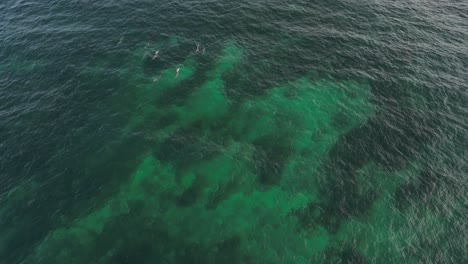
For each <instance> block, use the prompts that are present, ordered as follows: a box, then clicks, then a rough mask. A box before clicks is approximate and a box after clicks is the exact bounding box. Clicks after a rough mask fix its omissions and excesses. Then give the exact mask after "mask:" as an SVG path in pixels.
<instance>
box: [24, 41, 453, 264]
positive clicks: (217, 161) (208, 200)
mask: <svg viewBox="0 0 468 264" xmlns="http://www.w3.org/2000/svg"><path fill="white" fill-rule="evenodd" d="M177 41H178V40H177V38H171V39H169V40H167V41H165V42H164V43H159V44H155V45H154V46H152V47H151V49H148V48H142V49H140V50H137V51H136V52H135V53H134V54H133V55H132V56H131V60H130V61H129V62H128V65H125V66H124V67H123V70H122V71H121V76H120V78H122V79H125V80H127V81H128V82H129V83H131V84H132V86H131V87H132V89H133V90H131V91H129V92H128V94H126V95H125V96H124V97H122V98H120V97H119V98H117V99H114V105H115V106H114V107H115V108H116V111H118V112H121V113H125V120H126V122H125V124H124V125H122V129H121V133H120V135H119V136H118V137H117V138H116V139H114V140H112V141H111V142H110V143H109V144H108V146H106V147H105V148H104V149H103V150H102V152H101V153H100V154H99V156H96V157H94V158H93V159H90V161H89V162H88V163H87V164H86V166H87V169H88V170H89V171H95V172H96V171H100V172H103V173H104V174H106V175H97V174H96V173H95V174H93V175H96V176H99V177H103V179H107V180H108V182H109V184H110V183H112V185H111V186H113V188H112V190H111V191H108V192H107V193H106V195H102V198H101V199H100V200H99V202H98V203H97V204H98V205H97V206H95V207H94V208H93V209H92V210H89V211H87V212H85V213H83V214H82V215H80V216H78V217H76V218H74V219H72V220H70V221H68V222H65V223H63V224H61V225H57V227H56V229H55V230H52V231H51V232H50V233H49V234H48V235H47V236H46V238H45V239H44V240H43V241H42V242H41V243H39V244H38V245H37V247H36V248H35V249H34V250H33V252H32V253H31V255H30V256H29V257H28V258H26V261H25V263H48V264H53V263H70V264H73V263H265V264H266V263H291V264H292V263H295V264H296V263H320V262H324V261H325V262H327V263H328V262H330V263H340V261H342V262H343V263H384V262H385V261H387V260H391V262H392V263H398V262H405V263H411V262H410V261H409V260H414V262H413V263H418V261H417V260H418V259H420V258H418V256H412V255H411V254H412V252H414V251H412V250H411V249H412V248H416V247H424V245H423V244H424V241H423V240H421V239H420V238H419V237H418V234H420V233H422V231H421V232H419V233H418V231H416V232H410V229H412V228H414V227H415V224H414V222H413V221H416V219H418V220H417V221H422V222H423V223H424V224H423V225H424V227H425V228H429V229H434V232H437V231H436V226H437V225H439V224H446V223H442V222H443V220H442V219H441V218H440V217H439V216H437V215H435V214H434V213H432V212H430V211H428V210H425V209H419V208H416V207H415V208H411V209H408V210H410V213H409V215H403V214H400V213H398V210H399V209H398V208H395V206H394V198H395V195H396V194H397V193H398V192H401V188H403V186H405V185H407V184H409V183H410V182H411V181H412V180H414V179H415V178H417V177H418V176H419V175H420V174H421V173H422V171H423V169H422V168H421V166H420V165H419V164H418V163H417V162H414V163H409V164H407V165H406V167H405V168H403V169H401V170H393V171H390V170H388V169H386V168H385V167H383V166H380V165H379V164H378V163H375V162H372V161H368V162H365V163H364V164H363V165H362V166H359V167H358V168H356V169H354V170H353V171H347V173H349V175H348V176H347V177H348V178H347V180H342V179H339V178H338V176H336V175H335V173H336V172H334V171H333V170H332V169H330V168H329V166H326V165H327V164H328V163H329V162H330V160H332V158H331V157H330V155H331V154H330V153H332V152H333V151H332V150H333V148H334V146H335V145H336V144H337V143H339V142H340V140H342V138H343V137H344V136H345V135H346V134H347V133H349V132H350V131H352V130H353V129H357V128H359V127H362V126H364V125H365V124H366V123H367V122H368V121H369V120H370V119H372V118H373V117H374V116H375V114H376V110H375V108H374V106H373V105H372V103H371V101H370V86H369V85H368V84H366V83H360V82H356V81H353V80H335V79H331V78H319V77H317V76H313V75H312V74H311V75H308V76H303V77H300V78H297V79H295V80H291V81H289V82H286V83H283V84H280V85H278V86H276V87H271V88H269V89H267V90H266V91H265V92H263V93H262V94H258V95H254V96H249V97H236V96H235V94H236V92H235V91H232V90H229V91H228V90H227V89H229V88H228V87H230V86H228V85H227V83H226V76H227V75H229V74H232V72H233V71H238V70H239V68H242V65H243V64H244V63H245V58H246V56H247V55H246V53H245V51H244V50H243V49H242V47H240V46H238V45H237V44H236V43H235V42H227V43H225V44H224V46H223V47H222V48H221V49H220V51H219V55H218V56H216V58H215V59H213V60H211V61H209V62H204V63H201V62H200V60H202V58H200V57H201V55H200V54H195V55H193V56H190V57H189V58H181V59H180V61H179V63H174V64H173V65H169V64H168V63H167V62H165V61H163V59H161V61H159V58H157V59H155V60H152V59H151V56H147V55H145V53H147V52H148V50H152V51H153V50H158V49H163V48H165V47H170V46H171V45H175V44H176V43H177ZM160 56H161V57H162V58H163V56H164V53H163V52H161V55H160ZM99 67H101V68H103V67H105V65H101V66H99ZM177 68H180V73H179V74H178V75H177V76H176V69H177ZM148 69H150V70H148ZM134 140H135V141H138V142H142V143H141V144H140V145H138V147H128V146H130V145H132V142H135V141H134ZM135 144H136V143H135ZM130 149H131V150H130ZM125 152H128V153H125ZM122 155H124V156H129V157H131V158H132V159H133V161H132V162H130V163H129V164H130V165H128V166H126V167H125V170H122V169H120V173H119V176H118V177H117V176H116V175H114V173H118V172H116V170H111V169H103V168H105V166H106V165H105V164H109V163H106V161H108V160H112V159H115V157H117V156H122ZM123 172H125V173H123ZM107 174H109V175H107ZM343 185H345V186H343ZM343 200H345V202H344V203H341V202H342V201H343ZM342 205H346V206H342ZM345 207H347V208H345ZM419 228H421V227H419ZM408 233H413V234H414V236H413V237H407V234H408ZM395 240H396V241H397V242H398V243H396V242H395ZM403 256H407V257H408V258H406V259H402V257H403ZM349 261H351V262H349Z"/></svg>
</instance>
